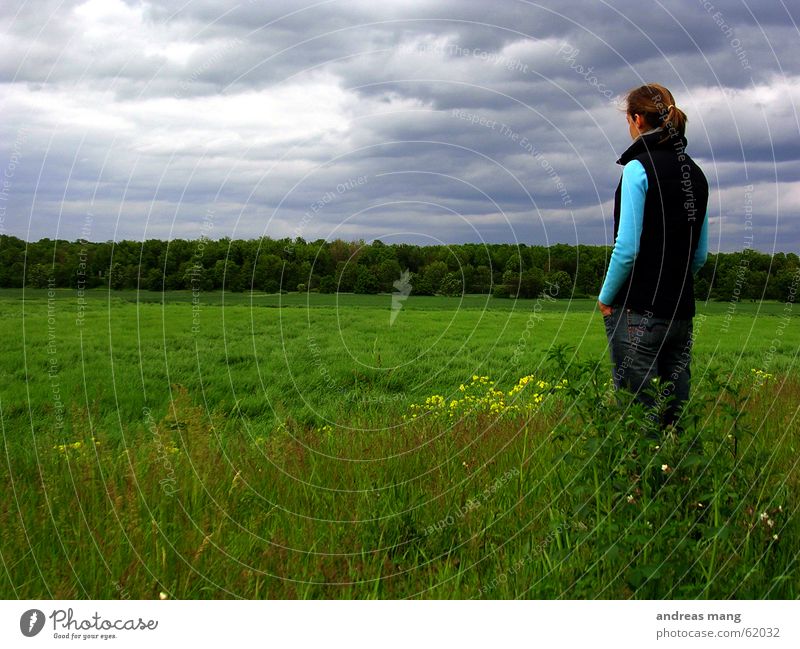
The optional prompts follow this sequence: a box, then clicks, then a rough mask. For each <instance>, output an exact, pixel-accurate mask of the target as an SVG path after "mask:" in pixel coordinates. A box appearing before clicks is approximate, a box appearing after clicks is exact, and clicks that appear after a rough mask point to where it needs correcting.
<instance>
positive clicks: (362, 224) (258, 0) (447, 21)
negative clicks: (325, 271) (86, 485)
mask: <svg viewBox="0 0 800 649" xmlns="http://www.w3.org/2000/svg"><path fill="white" fill-rule="evenodd" d="M645 5H646V6H645ZM645 5H642V3H641V2H628V1H625V2H596V3H586V2H575V1H573V0H561V1H559V2H545V3H531V2H523V1H521V0H519V1H518V0H501V1H499V2H493V3H486V2H477V1H464V0H461V1H458V2H456V1H453V2H441V1H438V2H433V1H430V2H429V1H422V0H419V1H416V2H405V1H404V2H391V1H389V2H381V3H375V2H366V1H360V0H359V1H351V2H347V1H326V2H317V3H310V2H294V3H292V2H288V3H287V2H282V3H272V2H267V1H266V0H252V1H249V2H243V3H241V4H240V5H238V6H230V5H228V4H227V3H219V2H204V1H193V2H189V3H185V2H183V1H182V2H158V3H155V2H153V3H138V2H136V3H134V2H130V3H124V2H121V1H120V0H89V1H88V2H72V3H70V2H38V3H20V4H19V5H18V6H17V7H14V8H12V9H11V10H8V11H6V12H5V13H4V16H3V17H2V19H0V20H2V27H1V28H0V29H2V34H3V38H2V39H0V48H2V50H3V51H2V56H0V82H1V83H2V84H3V110H2V114H3V118H4V119H3V120H2V121H0V141H1V142H2V144H1V145H0V147H1V148H0V164H4V179H5V182H4V185H3V190H2V193H0V217H2V219H3V220H2V221H1V222H0V230H1V231H2V232H3V233H7V234H13V235H15V236H20V237H23V238H25V239H28V240H36V239H40V238H42V237H49V238H52V239H55V238H60V239H70V240H72V239H76V238H78V237H79V236H81V233H82V232H83V235H84V236H85V235H86V231H85V229H84V227H85V226H86V224H87V223H88V221H89V219H87V215H91V217H92V218H91V231H90V232H89V236H88V237H87V238H89V239H91V240H109V239H115V240H120V239H136V240H141V239H146V238H164V239H166V238H177V237H181V238H197V237H199V236H200V234H201V233H202V232H201V227H202V223H203V222H204V220H205V221H208V219H209V218H211V219H212V220H213V222H214V231H213V235H214V236H215V237H218V236H230V237H243V238H245V237H247V238H249V237H258V236H262V235H266V236H270V237H274V238H279V237H284V236H292V237H293V236H298V235H299V236H303V237H304V238H306V239H309V240H311V239H316V238H335V237H342V238H346V239H358V238H363V239H366V240H371V239H373V238H380V239H382V240H384V241H387V242H388V241H416V242H422V243H434V242H446V243H449V242H464V241H489V242H500V241H521V242H525V243H529V244H549V243H555V242H565V243H571V244H577V243H581V244H608V243H610V242H611V241H610V240H611V227H610V219H611V209H610V208H611V199H612V196H613V192H614V189H615V187H616V183H617V180H618V177H619V173H620V168H619V167H618V166H617V165H616V164H615V163H614V161H615V160H616V159H617V157H618V155H619V153H620V152H621V151H622V150H624V149H625V148H626V147H627V146H628V144H629V141H630V140H629V136H628V133H627V126H626V124H625V120H624V117H623V114H622V113H621V112H620V110H619V97H620V96H621V95H622V94H624V93H625V91H627V90H628V89H630V88H631V87H634V86H636V85H639V84H641V83H645V82H649V81H658V82H660V83H663V84H664V85H666V86H667V87H669V88H670V89H671V90H672V92H673V94H674V95H675V97H676V99H677V103H678V105H679V106H680V107H681V108H682V109H683V110H684V111H685V112H686V113H687V115H688V116H689V127H688V131H687V138H688V140H689V149H688V151H689V153H690V154H691V155H692V156H693V157H694V158H695V159H696V160H697V161H698V162H699V163H700V164H701V165H702V166H703V168H704V170H705V172H706V175H707V176H708V178H709V181H710V183H711V185H712V187H713V194H712V197H711V215H712V221H711V223H712V230H711V232H712V235H711V236H712V243H713V247H714V249H718V250H738V249H741V248H742V247H743V245H745V244H744V241H745V236H746V233H745V231H744V225H745V215H746V214H747V215H748V218H749V213H750V209H752V213H753V228H754V232H753V234H754V245H755V247H756V248H758V249H760V250H765V251H771V250H781V251H795V252H796V251H798V249H799V248H800V228H798V227H797V226H798V215H800V162H799V161H798V151H800V148H798V136H799V135H800V122H799V121H798V115H797V106H798V99H800V61H799V60H798V57H797V56H796V55H794V52H796V51H797V45H798V40H800V39H798V36H800V34H799V33H798V29H797V20H798V16H797V15H796V14H797V10H796V8H793V7H794V6H791V7H790V6H788V5H786V4H785V3H783V2H780V1H778V2H767V3H760V4H756V3H754V2H751V3H749V4H748V3H745V2H742V3H741V4H740V5H737V6H730V7H728V6H724V7H720V8H717V7H715V6H714V5H713V4H712V3H711V2H708V1H690V0H684V1H682V2H670V3H662V2H658V1H654V2H648V3H645Z"/></svg>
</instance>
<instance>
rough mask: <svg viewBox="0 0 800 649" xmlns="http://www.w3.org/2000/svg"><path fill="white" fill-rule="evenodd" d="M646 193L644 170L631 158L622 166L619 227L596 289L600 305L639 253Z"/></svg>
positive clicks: (606, 301)
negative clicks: (609, 256)
mask: <svg viewBox="0 0 800 649" xmlns="http://www.w3.org/2000/svg"><path fill="white" fill-rule="evenodd" d="M646 193H647V173H646V172H645V170H644V167H643V166H642V163H641V162H639V161H638V160H631V161H630V162H629V163H628V164H626V165H625V167H623V169H622V194H621V198H620V203H621V204H620V213H619V228H618V230H617V239H616V241H615V242H614V250H613V252H612V253H611V261H610V262H609V264H608V272H606V279H605V281H604V282H603V288H602V289H601V291H600V297H599V299H598V301H599V302H600V305H601V309H602V307H603V306H605V305H609V304H611V302H612V301H613V300H614V297H615V296H616V295H617V291H619V289H620V287H621V286H622V284H623V283H624V282H625V280H626V279H627V278H628V275H630V273H631V269H632V268H633V262H634V261H635V259H636V255H638V254H639V239H640V237H641V235H642V222H643V220H644V197H645V194H646Z"/></svg>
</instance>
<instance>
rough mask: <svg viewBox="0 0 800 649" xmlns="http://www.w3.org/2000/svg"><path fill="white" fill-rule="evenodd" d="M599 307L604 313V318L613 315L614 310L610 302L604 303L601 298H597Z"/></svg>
mask: <svg viewBox="0 0 800 649" xmlns="http://www.w3.org/2000/svg"><path fill="white" fill-rule="evenodd" d="M597 308H598V309H600V313H602V314H603V317H604V318H605V317H606V316H609V315H611V314H612V312H613V311H614V309H612V308H611V307H610V306H608V304H603V303H602V302H601V301H600V300H597Z"/></svg>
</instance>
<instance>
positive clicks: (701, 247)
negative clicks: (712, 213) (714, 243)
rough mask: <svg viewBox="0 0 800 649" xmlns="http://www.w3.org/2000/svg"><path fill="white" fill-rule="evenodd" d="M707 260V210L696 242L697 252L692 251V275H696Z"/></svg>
mask: <svg viewBox="0 0 800 649" xmlns="http://www.w3.org/2000/svg"><path fill="white" fill-rule="evenodd" d="M706 259H708V209H706V218H705V220H704V221H703V227H702V228H700V239H698V241H697V250H695V251H694V258H693V259H692V275H697V273H698V272H699V271H700V269H701V268H702V267H703V265H704V264H705V263H706Z"/></svg>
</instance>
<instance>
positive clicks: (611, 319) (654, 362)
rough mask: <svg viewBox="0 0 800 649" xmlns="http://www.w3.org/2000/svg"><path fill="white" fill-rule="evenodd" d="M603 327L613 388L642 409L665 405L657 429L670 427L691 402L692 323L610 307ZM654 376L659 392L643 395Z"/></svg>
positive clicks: (649, 313)
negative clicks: (659, 383)
mask: <svg viewBox="0 0 800 649" xmlns="http://www.w3.org/2000/svg"><path fill="white" fill-rule="evenodd" d="M603 323H604V324H605V328H606V336H607V338H608V347H609V350H610V352H611V364H612V367H613V378H614V387H615V388H617V389H620V388H625V389H627V390H629V391H630V392H633V393H635V394H636V399H637V401H639V402H641V403H643V404H645V405H646V406H650V407H654V406H658V407H660V406H662V405H665V402H666V405H665V408H664V414H663V419H662V420H661V421H660V422H659V424H660V425H661V426H662V427H664V426H668V425H670V424H674V423H675V422H676V420H677V418H678V415H679V414H680V410H681V408H682V406H683V404H684V403H685V402H686V400H687V399H688V398H689V379H690V369H689V364H690V361H691V352H692V342H693V336H692V320H691V319H688V320H670V319H668V318H656V317H653V314H652V313H651V312H649V311H645V312H644V313H637V312H636V311H633V310H631V309H628V308H626V307H614V308H613V311H612V313H611V315H608V316H605V317H604V318H603ZM656 377H659V378H660V379H661V381H662V386H661V390H660V392H659V393H658V394H657V395H653V394H646V393H645V392H644V389H645V388H646V387H647V386H648V385H649V384H650V382H651V381H652V380H653V379H654V378H656ZM669 397H672V398H671V399H669ZM668 399H669V400H668Z"/></svg>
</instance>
